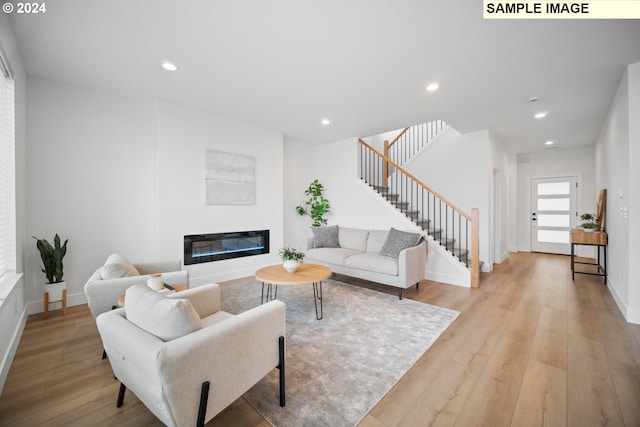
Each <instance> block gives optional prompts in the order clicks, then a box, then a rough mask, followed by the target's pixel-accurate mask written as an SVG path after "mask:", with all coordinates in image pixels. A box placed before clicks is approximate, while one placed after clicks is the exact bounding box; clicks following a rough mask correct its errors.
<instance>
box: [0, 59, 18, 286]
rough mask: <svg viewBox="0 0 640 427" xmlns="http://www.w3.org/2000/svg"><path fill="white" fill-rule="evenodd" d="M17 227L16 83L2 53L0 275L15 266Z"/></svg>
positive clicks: (0, 70)
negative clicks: (14, 83)
mask: <svg viewBox="0 0 640 427" xmlns="http://www.w3.org/2000/svg"><path fill="white" fill-rule="evenodd" d="M15 229H16V223H15V108H14V85H13V80H12V79H11V72H10V68H9V67H8V64H7V63H6V61H5V58H4V55H2V54H1V53H0V277H2V276H3V275H4V273H5V272H6V271H7V270H13V269H15V247H16V246H15V241H16V240H15V239H16V237H15Z"/></svg>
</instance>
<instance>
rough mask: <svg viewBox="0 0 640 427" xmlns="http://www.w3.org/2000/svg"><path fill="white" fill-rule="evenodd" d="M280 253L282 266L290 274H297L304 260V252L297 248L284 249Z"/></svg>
mask: <svg viewBox="0 0 640 427" xmlns="http://www.w3.org/2000/svg"><path fill="white" fill-rule="evenodd" d="M278 253H279V254H280V259H282V266H283V267H284V269H285V270H287V271H288V272H289V273H295V272H296V271H297V270H298V268H299V267H300V263H301V262H302V260H303V259H304V252H300V251H299V250H297V249H295V248H289V247H284V248H281V249H280V251H279V252H278Z"/></svg>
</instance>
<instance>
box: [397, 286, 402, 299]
mask: <svg viewBox="0 0 640 427" xmlns="http://www.w3.org/2000/svg"><path fill="white" fill-rule="evenodd" d="M398 298H399V299H402V288H400V289H399V290H398Z"/></svg>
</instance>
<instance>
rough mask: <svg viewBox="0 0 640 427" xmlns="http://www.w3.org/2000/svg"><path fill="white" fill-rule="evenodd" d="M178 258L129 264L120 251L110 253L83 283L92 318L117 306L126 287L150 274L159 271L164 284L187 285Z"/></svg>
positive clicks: (139, 282) (144, 281)
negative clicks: (176, 259)
mask: <svg viewBox="0 0 640 427" xmlns="http://www.w3.org/2000/svg"><path fill="white" fill-rule="evenodd" d="M180 268H181V264H180V261H179V260H178V261H163V262H152V263H139V264H132V263H131V262H129V261H128V260H127V259H126V258H124V257H123V256H121V255H119V254H112V255H110V256H109V257H108V258H107V260H106V261H105V263H104V265H103V266H102V267H100V268H98V269H97V270H96V271H94V272H93V274H92V275H91V277H89V280H87V283H85V285H84V293H85V295H86V296H87V302H88V304H89V310H90V311H91V314H92V315H93V317H98V315H99V314H101V313H104V312H105V311H109V310H112V309H113V308H114V307H116V306H117V305H118V298H119V297H120V295H124V293H125V291H126V290H127V288H129V287H130V286H133V285H136V284H145V283H147V279H148V278H149V275H151V274H154V273H162V278H163V279H164V282H165V283H167V284H170V285H171V284H173V285H185V286H187V287H188V286H189V272H188V271H181V270H180Z"/></svg>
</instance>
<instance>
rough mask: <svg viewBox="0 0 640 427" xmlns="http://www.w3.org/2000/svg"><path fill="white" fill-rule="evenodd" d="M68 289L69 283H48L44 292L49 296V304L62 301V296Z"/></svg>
mask: <svg viewBox="0 0 640 427" xmlns="http://www.w3.org/2000/svg"><path fill="white" fill-rule="evenodd" d="M65 289H67V282H66V281H64V280H63V281H62V282H58V283H46V284H45V285H44V291H45V292H47V293H48V294H49V302H50V303H52V302H56V301H62V294H63V292H64V290H65Z"/></svg>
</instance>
